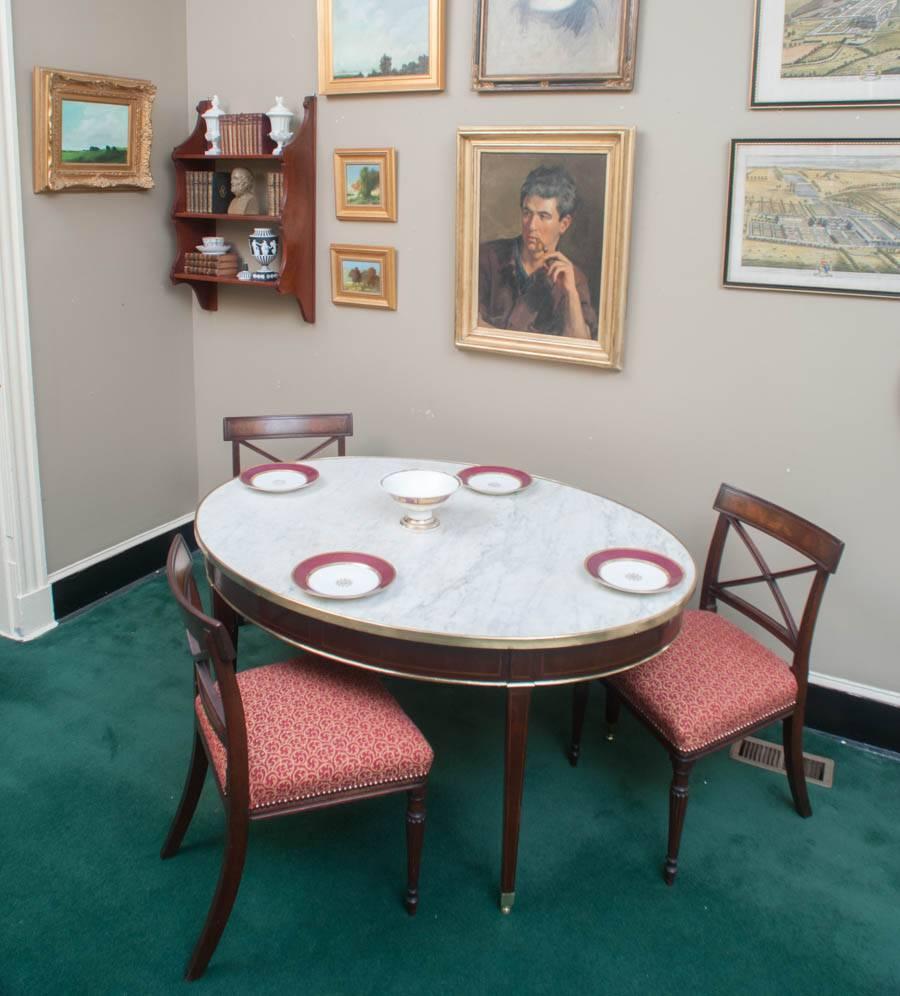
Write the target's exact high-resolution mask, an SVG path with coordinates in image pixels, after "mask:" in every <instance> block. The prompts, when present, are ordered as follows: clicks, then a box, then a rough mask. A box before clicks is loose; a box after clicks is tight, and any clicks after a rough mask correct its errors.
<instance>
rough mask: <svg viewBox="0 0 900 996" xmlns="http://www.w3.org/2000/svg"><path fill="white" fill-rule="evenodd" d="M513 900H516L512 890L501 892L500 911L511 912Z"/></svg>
mask: <svg viewBox="0 0 900 996" xmlns="http://www.w3.org/2000/svg"><path fill="white" fill-rule="evenodd" d="M515 901H516V894H515V893H514V892H501V893H500V912H501V913H503V914H505V915H506V914H509V913H511V912H512V908H513V904H514V903H515Z"/></svg>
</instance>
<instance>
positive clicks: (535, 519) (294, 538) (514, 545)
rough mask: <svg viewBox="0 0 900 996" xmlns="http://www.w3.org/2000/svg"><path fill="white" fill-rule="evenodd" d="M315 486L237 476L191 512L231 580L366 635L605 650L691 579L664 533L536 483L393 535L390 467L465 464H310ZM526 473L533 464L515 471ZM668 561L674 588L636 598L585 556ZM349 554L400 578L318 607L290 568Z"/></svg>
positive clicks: (677, 598) (620, 511)
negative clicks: (387, 485) (248, 481)
mask: <svg viewBox="0 0 900 996" xmlns="http://www.w3.org/2000/svg"><path fill="white" fill-rule="evenodd" d="M305 462H306V463H308V464H309V465H311V466H313V467H315V468H316V469H317V470H318V471H319V473H320V477H319V479H318V480H317V481H316V482H315V483H314V484H312V485H310V486H309V487H306V488H304V489H302V490H299V491H293V492H289V493H286V494H266V493H261V492H258V491H254V490H252V489H251V488H249V487H247V486H246V485H244V484H242V483H241V482H240V480H239V479H237V478H235V479H234V480H231V481H229V482H228V483H227V484H223V485H222V486H221V487H219V488H217V489H216V490H215V491H213V492H212V493H211V494H209V495H208V496H207V497H206V498H205V499H204V500H203V501H202V502H201V503H200V506H199V508H198V510H197V518H196V523H195V529H196V534H197V540H198V542H199V543H200V546H201V549H202V550H203V552H204V553H205V554H206V556H207V557H208V558H209V559H210V560H211V561H213V562H214V563H215V564H217V565H218V566H219V567H220V568H221V569H222V570H223V571H224V572H225V573H226V574H228V575H229V576H231V577H232V578H233V579H235V580H237V581H239V582H242V583H244V584H245V585H246V586H247V587H249V588H251V589H253V590H255V591H257V592H258V593H260V594H261V595H263V596H264V597H266V598H269V599H270V600H272V601H275V602H277V603H279V604H281V605H287V606H289V607H291V608H294V609H295V610H296V611H297V612H300V613H304V614H306V615H311V616H315V617H317V618H320V619H324V620H326V621H330V622H335V623H337V624H339V625H343V626H349V627H350V628H353V629H359V630H364V631H367V632H372V633H378V634H386V635H390V636H395V637H401V638H407V639H413V640H419V641H424V642H427V643H438V644H441V643H446V644H463V645H470V646H481V647H495V648H497V647H502V648H524V647H560V646H571V645H576V644H583V643H593V642H600V641H603V640H607V639H613V638H615V637H617V636H625V635H628V634H630V633H636V632H640V631H642V630H645V629H649V628H651V627H653V626H657V625H659V624H661V623H663V622H665V621H666V620H667V619H670V618H672V617H673V616H675V615H677V614H678V612H680V611H681V610H682V609H683V607H684V604H685V602H686V601H687V600H688V598H689V597H690V595H691V593H692V591H693V589H694V585H695V581H696V569H695V567H694V562H693V560H692V559H691V556H690V554H689V553H688V552H687V550H686V549H685V548H684V546H682V544H681V543H680V542H679V541H678V540H677V539H676V538H675V537H674V536H673V535H672V534H671V533H669V532H667V531H666V530H665V529H663V528H662V526H660V525H658V524H657V523H656V522H653V521H652V520H651V519H648V518H646V517H645V516H643V515H641V514H640V513H638V512H635V511H633V510H632V509H629V508H626V507H625V506H623V505H619V504H617V503H616V502H613V501H610V500H609V499H607V498H602V497H600V496H599V495H594V494H590V493H588V492H586V491H581V490H579V489H578V488H573V487H568V486H566V485H564V484H559V483H556V482H554V481H550V480H547V479H545V478H540V477H535V478H534V483H533V484H531V486H530V487H528V488H526V489H525V490H524V491H521V492H519V493H518V494H513V495H506V496H497V495H483V494H478V493H476V492H473V491H470V490H468V489H467V488H460V489H459V490H458V491H457V492H456V494H454V495H453V496H452V497H451V498H450V499H449V500H448V501H446V502H445V503H444V504H442V505H439V506H437V508H436V509H435V512H436V515H437V516H438V518H439V519H440V522H441V524H440V526H439V528H437V529H432V530H429V531H427V532H414V531H412V530H409V529H406V528H404V527H403V526H401V525H400V518H401V516H402V515H403V513H404V508H403V507H402V506H401V505H399V504H397V503H396V502H395V501H394V500H393V499H392V498H391V497H390V496H389V495H387V494H386V493H385V491H384V490H383V489H382V488H381V486H380V481H381V479H382V478H383V477H384V476H385V475H386V474H389V473H391V472H393V471H396V470H406V469H417V468H418V469H429V470H443V471H446V472H448V473H451V474H455V473H458V472H459V471H460V470H462V469H463V468H464V467H466V466H469V465H468V464H464V463H448V462H443V461H435V460H413V459H398V458H383V457H331V458H324V459H318V460H309V461H305ZM522 469H523V470H527V469H528V468H527V467H524V468H522ZM619 546H623V547H639V548H643V549H649V550H653V551H656V552H658V553H662V554H665V555H666V556H668V557H671V558H672V559H673V560H675V561H676V562H677V563H678V564H680V565H681V567H682V568H683V569H684V572H685V577H684V580H683V581H682V582H681V584H679V585H678V586H677V587H676V588H674V589H672V590H671V591H667V592H663V593H660V594H655V595H632V594H624V593H620V592H617V591H613V590H611V589H609V588H605V587H603V586H602V585H601V584H599V583H598V582H597V581H595V580H594V579H593V578H592V577H590V575H589V574H588V573H587V571H586V569H585V567H584V560H585V557H586V556H587V555H588V554H590V553H592V552H593V551H595V550H602V549H605V548H607V547H619ZM334 550H351V551H355V552H360V553H368V554H374V555H375V556H378V557H382V558H384V559H385V560H388V561H390V563H391V564H393V566H394V567H395V568H396V571H397V577H396V579H395V580H394V581H393V583H392V584H390V585H389V586H388V587H387V588H385V589H384V590H383V591H381V592H379V593H377V594H374V595H371V596H368V597H365V598H360V599H355V600H343V601H335V600H329V599H325V598H318V597H315V596H313V595H310V594H307V593H306V592H304V591H303V590H302V589H301V588H299V587H298V586H297V585H296V584H295V582H294V581H293V579H292V577H291V572H292V571H293V569H294V567H296V566H297V564H298V563H300V561H301V560H304V559H306V558H307V557H311V556H313V555H314V554H319V553H327V552H329V551H334Z"/></svg>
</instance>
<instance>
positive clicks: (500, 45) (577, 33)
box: [472, 0, 638, 92]
mask: <svg viewBox="0 0 900 996" xmlns="http://www.w3.org/2000/svg"><path fill="white" fill-rule="evenodd" d="M637 21H638V0H476V7H475V56H474V60H473V79H472V88H473V89H474V90H481V91H485V92H501V91H504V90H539V91H545V90H631V89H632V87H633V86H634V60H635V46H636V44H637Z"/></svg>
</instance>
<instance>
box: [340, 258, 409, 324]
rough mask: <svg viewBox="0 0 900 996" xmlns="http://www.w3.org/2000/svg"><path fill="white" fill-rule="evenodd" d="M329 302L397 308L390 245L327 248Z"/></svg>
mask: <svg viewBox="0 0 900 996" xmlns="http://www.w3.org/2000/svg"><path fill="white" fill-rule="evenodd" d="M331 300H332V301H333V302H334V303H335V304H354V305H357V306H359V307H362V308H387V309H389V310H390V311H395V310H396V308H397V251H396V250H395V249H392V248H391V247H390V246H345V245H332V246H331Z"/></svg>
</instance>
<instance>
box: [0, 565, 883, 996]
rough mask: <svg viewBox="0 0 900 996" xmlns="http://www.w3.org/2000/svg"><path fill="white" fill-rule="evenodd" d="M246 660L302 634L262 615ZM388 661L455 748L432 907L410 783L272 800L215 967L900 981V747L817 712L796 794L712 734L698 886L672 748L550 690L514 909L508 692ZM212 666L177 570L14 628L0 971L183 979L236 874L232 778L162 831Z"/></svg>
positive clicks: (577, 983)
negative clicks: (196, 647)
mask: <svg viewBox="0 0 900 996" xmlns="http://www.w3.org/2000/svg"><path fill="white" fill-rule="evenodd" d="M241 641H242V646H241V650H242V656H243V660H244V662H246V663H251V662H252V663H254V664H255V663H262V662H264V661H268V660H273V659H277V658H278V657H280V656H284V650H283V648H280V647H279V646H278V644H276V643H275V641H273V640H271V639H270V638H269V637H267V636H265V635H264V634H262V633H260V632H259V631H256V630H254V629H252V628H251V627H248V628H247V629H245V630H243V631H242V634H241ZM391 687H392V688H393V690H394V692H395V693H396V694H397V696H398V697H399V698H400V699H401V701H402V703H403V705H404V706H405V708H406V709H407V710H408V711H409V713H410V714H411V715H412V716H413V718H414V719H415V720H416V722H417V723H418V724H419V726H420V727H421V729H422V730H423V732H424V733H425V734H426V736H427V737H428V738H429V740H430V741H431V743H432V744H433V746H434V749H435V753H436V760H435V766H434V771H433V774H432V778H431V792H430V798H429V803H430V805H429V811H428V828H427V831H426V838H425V855H424V861H423V871H422V881H421V890H422V892H421V895H422V899H421V907H420V911H419V915H418V916H417V917H416V918H414V919H411V918H408V917H407V916H406V914H405V912H404V911H403V907H402V903H401V896H402V890H403V886H404V875H405V863H404V862H405V857H404V856H405V850H404V822H403V812H404V810H403V806H404V802H403V798H402V797H399V796H397V797H393V798H386V799H380V800H375V801H369V802H364V803H358V804H355V805H353V806H344V807H338V808H335V809H331V810H325V811H321V812H318V813H312V814H308V815H300V816H296V817H293V818H290V819H281V820H276V821H273V822H271V823H261V824H256V825H254V826H251V838H250V849H249V854H248V859H247V866H246V870H245V872H244V878H243V882H242V885H241V890H240V893H239V894H238V899H237V903H236V905H235V909H234V912H233V913H232V916H231V920H230V922H229V925H228V928H227V929H226V931H225V935H224V937H223V939H222V942H221V944H220V945H219V948H218V950H217V952H216V954H215V955H214V957H213V960H212V963H211V965H210V968H209V970H208V971H207V974H206V976H205V977H204V978H203V979H202V980H200V981H199V982H197V983H194V984H193V985H194V988H195V989H196V991H210V992H222V993H256V992H261V993H262V992H266V993H268V992H273V993H274V992H282V991H294V992H303V993H310V994H330V993H334V994H338V993H353V994H365V993H372V994H375V993H378V994H382V993H415V994H417V996H421V994H431V993H453V994H456V993H498V992H500V993H505V992H512V991H515V990H518V991H523V992H536V993H537V992H540V993H543V992H555V993H559V992H563V993H604V994H619V993H623V994H631V993H634V994H642V996H643V994H653V996H656V994H668V993H672V994H687V993H694V994H696V993H701V994H706V993H715V994H727V993H741V994H744V993H762V994H769V993H771V994H775V993H778V994H782V993H792V994H806V993H809V994H813V993H815V994H820V996H824V994H832V993H833V994H841V996H847V994H853V993H866V994H876V993H879V994H880V993H884V994H892V996H896V994H898V993H900V763H898V761H897V759H895V758H891V757H887V756H884V755H878V754H876V753H872V752H868V751H865V750H861V749H859V748H858V747H854V746H850V745H845V744H842V743H841V742H839V741H837V740H834V739H831V738H827V737H824V736H820V735H817V734H814V733H808V734H807V740H806V748H807V750H809V751H811V752H813V753H818V754H825V755H828V756H831V757H833V758H835V760H836V762H837V769H836V777H835V787H834V788H833V789H831V790H827V789H821V788H818V787H811V788H810V795H811V798H812V805H813V809H814V816H813V818H812V819H810V820H801V819H800V818H799V817H798V816H797V815H796V814H795V813H794V811H793V809H792V807H791V803H790V796H789V793H788V788H787V781H786V779H785V778H784V777H783V776H779V775H775V774H771V773H769V772H765V771H761V770H759V769H755V768H751V767H749V766H746V765H740V764H735V763H734V762H732V761H729V760H728V758H727V755H726V754H722V753H720V754H718V755H716V756H715V757H712V758H710V759H708V760H706V761H702V762H700V763H699V764H698V766H697V768H696V769H695V772H694V779H693V786H692V787H693V791H692V796H691V804H690V806H689V809H688V814H687V823H686V827H685V837H684V843H683V846H682V853H681V859H682V860H681V872H680V875H679V879H678V882H677V884H676V885H675V886H674V888H672V889H667V888H666V886H665V885H664V884H663V882H662V879H661V875H660V866H661V862H662V858H663V852H664V848H665V830H666V816H667V788H668V779H669V766H668V761H667V759H666V757H665V754H664V753H663V751H662V750H661V748H660V747H659V746H658V744H657V743H656V741H655V740H653V739H652V738H651V737H650V735H649V734H648V733H647V732H646V731H645V730H644V729H643V728H641V727H640V726H638V725H637V724H636V723H635V722H634V721H633V720H631V719H630V717H628V716H623V722H622V724H621V728H620V734H619V737H618V739H617V740H616V742H615V743H613V744H609V743H607V742H606V741H605V740H604V739H603V729H602V723H601V712H602V692H600V691H599V689H598V691H597V694H596V695H595V696H594V698H593V700H592V706H591V709H590V711H589V715H588V726H587V729H586V736H585V741H584V748H583V757H582V761H581V765H580V767H579V768H578V769H577V770H573V769H572V768H570V767H569V765H568V763H567V762H566V760H565V758H564V755H563V750H564V746H565V741H566V736H567V732H568V727H569V705H570V692H569V691H568V690H567V689H565V688H556V689H546V690H543V691H540V690H539V691H537V692H536V693H535V696H534V703H533V709H532V723H531V735H530V740H529V757H528V770H527V776H526V786H525V805H524V811H523V825H522V836H521V844H520V851H519V877H518V887H517V889H518V898H517V902H516V907H515V910H514V911H513V914H512V915H511V916H509V917H504V916H501V915H500V913H499V912H498V909H497V889H498V875H499V858H500V800H501V768H502V742H503V714H504V704H503V696H502V693H501V692H499V691H497V690H479V689H471V688H454V687H446V686H438V685H427V684H417V683H415V682H392V683H391ZM190 694H191V673H190V660H189V658H188V657H187V655H186V652H185V648H184V641H183V633H182V630H181V628H180V626H179V624H178V622H177V619H176V614H175V611H174V606H173V604H172V603H171V601H170V596H169V594H168V590H167V588H166V585H165V581H164V579H163V578H162V577H153V578H150V579H148V580H147V581H145V582H142V583H141V584H139V585H138V586H136V587H135V588H133V589H131V590H129V591H127V592H124V593H121V594H119V595H116V596H114V597H113V598H111V599H109V600H107V601H105V602H103V603H100V604H98V605H96V606H94V607H93V608H91V609H89V610H88V611H87V612H85V613H83V614H81V615H80V616H78V617H75V618H72V619H70V620H69V621H66V622H64V623H63V624H61V625H60V626H59V627H58V628H57V629H56V630H54V631H53V632H52V633H50V634H48V635H47V636H45V637H42V638H41V639H40V640H38V641H37V642H35V643H31V644H25V645H19V644H13V643H11V642H8V641H0V751H2V753H0V756H2V764H0V787H2V798H3V805H2V809H0V842H2V849H0V898H2V902H0V992H2V993H4V994H12V993H28V994H35V993H40V994H43V993H65V994H75V993H90V994H100V993H141V994H143V993H158V992H165V993H168V992H185V991H188V984H187V983H184V982H182V981H181V976H182V971H183V968H184V963H185V961H186V958H187V955H188V953H189V951H190V949H191V947H192V945H193V943H194V940H195V938H196V936H197V933H198V931H199V929H200V926H201V924H202V921H203V919H204V917H205V914H206V910H207V907H208V903H209V900H210V897H211V895H212V891H213V888H214V885H215V881H216V877H217V874H218V865H219V857H220V845H221V841H222V811H221V807H220V804H219V802H218V798H217V795H216V792H215V790H214V788H213V787H212V785H211V783H210V782H209V781H207V786H206V789H205V791H204V795H203V798H202V799H201V802H200V806H199V808H198V811H197V815H196V816H195V818H194V822H193V824H192V826H191V828H190V830H189V831H188V835H187V838H186V840H185V845H184V847H183V849H182V851H181V853H180V854H179V855H178V856H177V857H175V858H174V859H172V860H171V861H167V862H163V861H161V860H160V858H159V848H160V845H161V843H162V840H163V837H164V835H165V833H166V830H167V828H168V825H169V821H170V819H171V817H172V815H173V813H174V810H175V805H176V802H177V800H178V798H179V796H180V793H181V786H182V779H183V777H184V774H185V770H186V766H187V762H188V752H189V747H190V741H191V705H190Z"/></svg>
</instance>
